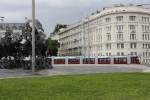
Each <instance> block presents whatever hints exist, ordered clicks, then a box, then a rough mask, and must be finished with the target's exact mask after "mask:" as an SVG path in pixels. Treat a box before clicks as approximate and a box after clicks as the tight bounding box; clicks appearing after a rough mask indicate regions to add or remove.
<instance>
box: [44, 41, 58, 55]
mask: <svg viewBox="0 0 150 100" xmlns="http://www.w3.org/2000/svg"><path fill="white" fill-rule="evenodd" d="M46 44H47V46H48V47H47V55H49V56H57V54H58V48H59V47H60V43H59V42H58V41H57V40H52V39H51V38H48V39H47V41H46Z"/></svg>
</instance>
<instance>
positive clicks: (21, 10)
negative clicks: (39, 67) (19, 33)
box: [0, 0, 150, 34]
mask: <svg viewBox="0 0 150 100" xmlns="http://www.w3.org/2000/svg"><path fill="white" fill-rule="evenodd" d="M31 1H32V0H0V16H4V17H5V21H8V22H24V21H25V17H28V18H31ZM120 3H122V4H129V3H132V4H150V0H36V17H37V19H39V20H40V22H41V23H42V24H43V27H44V29H45V32H46V33H47V34H49V33H51V32H52V31H53V29H54V27H55V25H56V24H57V23H63V24H71V23H74V22H77V21H79V20H81V18H82V17H85V16H87V15H89V14H90V13H92V12H95V11H96V10H97V9H102V8H103V7H107V6H111V5H113V4H120Z"/></svg>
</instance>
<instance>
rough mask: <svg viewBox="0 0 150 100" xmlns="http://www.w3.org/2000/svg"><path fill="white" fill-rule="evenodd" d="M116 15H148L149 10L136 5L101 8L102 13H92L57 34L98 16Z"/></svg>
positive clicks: (149, 13)
mask: <svg viewBox="0 0 150 100" xmlns="http://www.w3.org/2000/svg"><path fill="white" fill-rule="evenodd" d="M117 13H142V14H148V15H150V9H149V8H145V7H144V6H142V5H136V6H134V5H115V6H113V7H106V8H103V10H102V11H97V12H96V13H92V15H90V16H87V17H86V18H84V19H83V20H81V21H80V22H77V23H75V24H71V25H69V26H68V27H67V28H65V29H64V30H62V31H61V32H59V34H61V33H63V32H66V31H68V30H71V29H73V28H75V27H78V26H79V25H81V24H82V23H83V22H88V21H90V20H93V19H96V18H98V17H100V16H106V15H109V14H117Z"/></svg>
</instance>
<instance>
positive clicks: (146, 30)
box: [142, 25, 150, 32]
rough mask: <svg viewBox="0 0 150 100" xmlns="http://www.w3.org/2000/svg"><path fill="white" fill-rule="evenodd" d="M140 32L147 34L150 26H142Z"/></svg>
mask: <svg viewBox="0 0 150 100" xmlns="http://www.w3.org/2000/svg"><path fill="white" fill-rule="evenodd" d="M142 31H143V32H149V31H150V26H149V25H142Z"/></svg>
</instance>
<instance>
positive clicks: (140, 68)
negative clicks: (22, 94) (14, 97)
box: [0, 65, 150, 79]
mask: <svg viewBox="0 0 150 100" xmlns="http://www.w3.org/2000/svg"><path fill="white" fill-rule="evenodd" d="M116 72H117V73H128V72H150V67H148V66H144V65H55V66H54V68H53V69H47V70H42V71H39V72H37V73H36V74H37V75H33V74H32V72H31V71H29V70H23V69H13V70H7V69H0V79H5V78H22V77H33V76H53V75H76V74H93V73H116Z"/></svg>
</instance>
